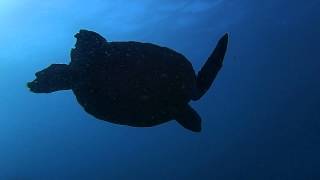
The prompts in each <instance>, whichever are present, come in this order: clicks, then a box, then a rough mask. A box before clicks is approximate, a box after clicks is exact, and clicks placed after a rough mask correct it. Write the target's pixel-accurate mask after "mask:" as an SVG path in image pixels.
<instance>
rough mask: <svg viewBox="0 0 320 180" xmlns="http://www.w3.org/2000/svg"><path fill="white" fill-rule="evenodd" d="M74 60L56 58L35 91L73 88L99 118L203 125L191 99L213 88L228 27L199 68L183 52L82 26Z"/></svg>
mask: <svg viewBox="0 0 320 180" xmlns="http://www.w3.org/2000/svg"><path fill="white" fill-rule="evenodd" d="M75 38H76V39H77V41H76V44H75V48H73V49H72V50H71V53H70V54H71V62H70V63H69V64H52V65H50V66H49V67H47V68H45V69H43V70H41V71H39V72H37V73H35V76H36V79H35V80H33V81H32V82H29V83H27V86H28V88H29V89H30V90H31V91H32V92H34V93H51V92H55V91H59V90H72V91H73V93H74V94H75V96H76V98H77V101H78V102H79V104H80V105H81V106H82V107H83V108H84V110H85V111H86V112H87V113H89V114H91V115H93V116H94V117H95V118H97V119H101V120H105V121H108V122H111V123H116V124H121V125H128V126H134V127H151V126H155V125H158V124H161V123H165V122H168V121H170V120H176V121H177V122H178V123H180V124H181V125H182V126H183V127H185V128H186V129H189V130H191V131H194V132H200V131H201V118H200V116H199V115H198V113H197V112H196V111H195V110H194V109H193V108H192V107H191V106H190V105H189V104H188V103H189V102H190V101H191V100H194V101H196V100H199V99H200V98H201V97H202V96H203V95H204V94H205V93H206V92H207V90H208V89H209V88H210V86H211V84H212V83H213V81H214V79H215V78H216V75H217V73H218V71H219V70H220V69H221V67H222V62H223V59H224V56H225V53H226V49H227V44H228V34H227V33H226V34H225V35H224V36H223V37H222V38H221V39H220V40H219V42H218V44H217V46H216V48H215V49H214V51H213V52H212V54H211V55H210V56H209V58H208V60H207V61H206V62H205V64H204V66H203V67H202V68H201V70H200V71H199V72H198V73H197V75H196V74H195V71H194V70H193V67H192V64H191V63H190V62H189V61H188V60H187V58H185V57H184V56H183V55H182V54H180V53H178V52H176V51H174V50H171V49H169V48H166V47H161V46H158V45H155V44H151V43H141V42H135V41H129V42H108V41H107V40H106V39H105V38H103V37H102V36H101V35H99V34H98V33H96V32H93V31H88V30H80V31H79V32H78V33H77V34H76V35H75Z"/></svg>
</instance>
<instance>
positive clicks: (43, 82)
mask: <svg viewBox="0 0 320 180" xmlns="http://www.w3.org/2000/svg"><path fill="white" fill-rule="evenodd" d="M35 76H36V79H35V80H33V81H31V82H28V83H27V87H28V88H29V89H30V91H32V92H34V93H51V92H54V91H59V90H68V89H71V83H72V82H71V80H72V79H71V71H70V67H69V66H68V65H66V64H52V65H50V66H49V67H47V68H45V69H43V70H41V71H39V72H37V73H35Z"/></svg>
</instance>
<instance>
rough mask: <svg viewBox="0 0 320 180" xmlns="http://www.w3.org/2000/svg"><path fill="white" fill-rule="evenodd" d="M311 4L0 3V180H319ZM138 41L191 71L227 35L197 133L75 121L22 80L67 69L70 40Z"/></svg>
mask: <svg viewBox="0 0 320 180" xmlns="http://www.w3.org/2000/svg"><path fill="white" fill-rule="evenodd" d="M319 8H320V1H318V0H310V1H297V0H295V1H284V0H280V1H275V0H272V1H268V2H262V1H261V2H260V1H259V2H258V1H253V0H245V1H240V0H230V1H226V0H225V1H223V0H215V1H213V0H200V1H193V0H189V1H187V0H174V1H173V0H170V1H169V0H163V1H161V2H160V1H151V0H143V1H130V2H128V1H124V0H119V1H101V0H92V1H90V2H88V1H75V0H67V1H62V0H60V1H51V2H50V1H38V0H34V1H31V0H22V1H19V2H18V1H10V2H9V1H8V2H1V3H0V27H1V29H0V39H1V43H0V79H1V83H0V92H1V93H0V145H1V146H0V147H1V148H0V179H208V180H209V179H210V180H211V179H219V180H220V179H228V180H229V179H230V180H234V179H237V180H238V179H239V180H242V179H243V180H247V179H259V180H260V179H266V180H269V179H281V180H282V179H290V180H291V179H311V180H316V179H320V173H319V171H318V170H319V169H320V163H319V162H320V155H319V154H318V152H320V140H319V139H320V131H319V130H320V111H319V107H320V93H319V92H320V79H319V77H320V71H319V69H320V61H319V42H320V38H319V32H320V21H319V17H320V12H319ZM80 28H86V29H92V30H95V31H97V32H100V33H101V34H103V35H104V36H105V37H106V38H107V40H108V41H128V40H135V41H142V42H152V43H156V44H160V45H163V46H167V47H170V48H173V49H175V50H177V51H178V52H181V53H183V54H184V55H185V56H186V57H187V58H188V59H190V60H191V62H192V64H193V66H194V69H195V70H199V69H200V67H201V66H202V64H203V63H204V60H205V59H206V58H207V56H208V55H209V54H210V52H211V50H212V49H213V47H214V46H215V44H216V41H217V40H218V38H219V37H220V36H221V35H222V34H223V33H224V32H229V33H230V42H229V43H230V44H229V47H228V52H227V55H226V59H225V63H224V66H223V68H222V70H221V71H220V73H219V75H218V77H217V80H216V81H215V82H214V86H213V87H212V88H211V89H210V90H209V91H208V93H207V94H206V95H205V96H204V97H203V98H202V99H201V100H200V101H197V102H194V103H192V106H193V107H194V108H195V109H196V110H197V111H198V112H199V114H200V115H201V117H202V119H203V124H202V126H203V129H202V132H201V133H199V134H196V133H192V132H189V131H187V130H185V129H183V128H181V127H180V125H178V124H177V123H176V122H174V121H172V122H169V123H166V124H162V125H159V126H156V127H152V128H132V127H127V126H119V125H115V124H111V123H107V122H103V121H99V120H96V119H94V118H93V117H91V116H90V115H88V114H86V113H85V112H84V111H83V110H82V108H81V107H80V106H79V105H78V104H77V103H76V100H75V97H74V96H73V95H72V93H71V92H69V91H63V92H57V93H54V94H51V95H45V94H41V95H39V94H32V93H30V92H28V90H27V88H26V87H25V83H26V82H28V81H30V80H32V79H33V78H34V75H33V74H34V72H35V71H37V70H39V69H43V68H44V67H46V66H47V65H48V64H52V63H67V62H69V60H70V58H69V52H70V49H71V48H72V47H73V46H74V43H75V42H74V38H73V35H74V34H75V33H76V32H77V31H78V30H79V29H80Z"/></svg>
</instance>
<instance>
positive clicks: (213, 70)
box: [192, 33, 229, 101]
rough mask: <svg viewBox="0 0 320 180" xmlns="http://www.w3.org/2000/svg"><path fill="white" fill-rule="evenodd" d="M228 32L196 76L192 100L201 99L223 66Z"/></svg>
mask: <svg viewBox="0 0 320 180" xmlns="http://www.w3.org/2000/svg"><path fill="white" fill-rule="evenodd" d="M228 38H229V37H228V33H226V34H225V35H224V36H222V38H221V39H220V40H219V42H218V44H217V46H216V48H215V49H214V51H213V52H212V54H211V55H210V56H209V58H208V60H207V61H206V63H205V64H204V66H203V67H202V68H201V70H200V71H199V72H198V75H197V78H196V88H195V92H194V94H193V97H192V100H195V101H196V100H199V99H200V98H201V97H202V96H203V95H204V94H205V93H206V92H207V91H208V89H209V88H210V86H211V84H212V83H213V81H214V79H215V78H216V76H217V74H218V72H219V70H220V69H221V67H222V62H223V59H224V56H225V53H226V50H227V45H228Z"/></svg>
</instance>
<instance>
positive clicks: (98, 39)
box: [74, 29, 107, 51]
mask: <svg viewBox="0 0 320 180" xmlns="http://www.w3.org/2000/svg"><path fill="white" fill-rule="evenodd" d="M74 37H75V38H77V42H76V45H75V47H76V48H79V49H85V50H86V51H90V50H95V49H97V48H100V47H101V46H102V45H104V44H105V43H106V42H107V40H106V39H105V38H103V37H102V36H101V35H99V34H98V33H96V32H94V31H88V30H84V29H81V30H80V31H79V32H78V33H77V34H76V35H74Z"/></svg>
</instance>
